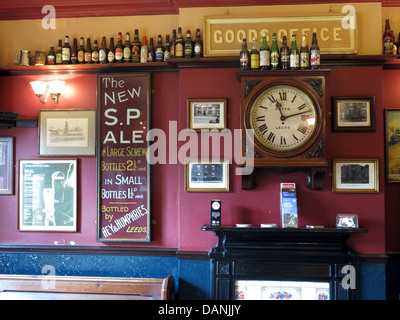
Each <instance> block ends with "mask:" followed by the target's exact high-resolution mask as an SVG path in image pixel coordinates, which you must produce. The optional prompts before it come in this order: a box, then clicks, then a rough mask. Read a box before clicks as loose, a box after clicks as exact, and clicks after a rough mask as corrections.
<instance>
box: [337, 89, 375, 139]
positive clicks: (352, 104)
mask: <svg viewBox="0 0 400 320" xmlns="http://www.w3.org/2000/svg"><path fill="white" fill-rule="evenodd" d="M332 120H333V123H332V131H333V132H363V131H364V132H374V131H375V97H373V96H368V97H332Z"/></svg>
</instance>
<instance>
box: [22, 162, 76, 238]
mask: <svg viewBox="0 0 400 320" xmlns="http://www.w3.org/2000/svg"><path fill="white" fill-rule="evenodd" d="M76 186H77V160H76V159H74V160H66V159H60V160H20V162H19V192H18V195H19V208H18V230H19V231H58V232H76V231H77V214H76V210H77V197H76V195H77V190H76V189H77V187H76Z"/></svg>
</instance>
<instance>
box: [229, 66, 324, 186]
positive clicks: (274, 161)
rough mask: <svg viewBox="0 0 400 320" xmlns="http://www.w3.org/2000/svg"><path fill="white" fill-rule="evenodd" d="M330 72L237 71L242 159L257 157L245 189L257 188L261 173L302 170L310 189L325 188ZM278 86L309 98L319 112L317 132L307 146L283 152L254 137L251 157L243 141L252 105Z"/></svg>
mask: <svg viewBox="0 0 400 320" xmlns="http://www.w3.org/2000/svg"><path fill="white" fill-rule="evenodd" d="M329 72H330V70H329V69H315V70H311V69H307V70H276V71H275V70H265V71H264V70H256V71H239V72H237V74H236V75H237V79H238V80H239V81H240V83H241V100H240V105H241V113H240V117H241V118H240V126H241V129H242V134H243V135H242V136H243V145H242V148H243V149H242V150H243V157H244V159H246V158H248V157H251V156H253V157H254V171H253V173H252V174H250V175H243V176H242V189H253V188H255V187H256V184H255V181H254V180H255V177H256V176H257V174H258V173H259V172H260V171H265V170H269V171H274V172H280V173H286V172H295V171H301V172H304V173H305V174H306V175H307V177H308V181H307V187H308V188H310V189H322V180H323V176H324V174H325V171H326V168H327V167H328V166H329V164H328V162H327V161H326V159H325V147H326V146H325V132H326V119H325V116H326V114H327V111H326V103H325V101H326V96H325V78H326V76H327V75H328V73H329ZM276 85H290V86H294V87H296V88H298V89H300V90H301V91H303V92H305V93H306V94H307V95H308V96H309V97H310V99H311V100H312V102H313V103H314V105H315V106H316V109H317V127H316V130H315V131H314V135H313V137H312V138H310V140H308V142H307V143H306V144H304V145H303V146H301V147H299V148H298V149H295V150H292V151H289V152H282V153H279V152H276V151H272V150H269V149H267V148H265V147H264V146H263V145H262V144H260V143H259V142H258V141H257V139H255V138H254V137H252V138H251V139H250V141H254V153H253V154H251V152H249V149H250V148H248V147H247V146H246V139H245V138H244V137H245V135H246V134H247V132H246V129H250V109H251V106H252V104H253V102H254V101H255V100H256V98H257V97H258V96H259V95H260V94H261V93H262V92H264V91H265V90H266V89H267V88H269V87H272V86H276ZM246 163H248V162H246Z"/></svg>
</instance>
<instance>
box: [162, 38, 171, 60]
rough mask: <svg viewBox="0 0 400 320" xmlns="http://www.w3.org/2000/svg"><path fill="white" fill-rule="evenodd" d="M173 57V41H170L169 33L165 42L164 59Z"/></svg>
mask: <svg viewBox="0 0 400 320" xmlns="http://www.w3.org/2000/svg"><path fill="white" fill-rule="evenodd" d="M170 57H171V42H169V34H167V35H166V36H165V44H164V61H166V60H167V59H169V58H170Z"/></svg>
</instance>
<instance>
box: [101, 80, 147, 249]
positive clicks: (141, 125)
mask: <svg viewBox="0 0 400 320" xmlns="http://www.w3.org/2000/svg"><path fill="white" fill-rule="evenodd" d="M150 92H151V86H150V74H148V73H145V74H114V75H112V74H110V75H99V76H98V91H97V95H98V139H99V140H98V141H99V143H98V153H97V157H98V160H97V161H98V162H97V193H98V194H97V202H98V204H97V239H98V241H104V242H107V241H108V242H110V241H135V242H149V241H150V172H149V171H150V165H149V163H148V161H147V159H146V154H147V148H148V142H147V139H146V135H147V132H148V130H149V124H150V116H149V112H150Z"/></svg>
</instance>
